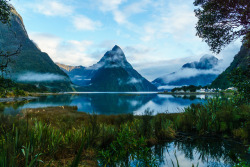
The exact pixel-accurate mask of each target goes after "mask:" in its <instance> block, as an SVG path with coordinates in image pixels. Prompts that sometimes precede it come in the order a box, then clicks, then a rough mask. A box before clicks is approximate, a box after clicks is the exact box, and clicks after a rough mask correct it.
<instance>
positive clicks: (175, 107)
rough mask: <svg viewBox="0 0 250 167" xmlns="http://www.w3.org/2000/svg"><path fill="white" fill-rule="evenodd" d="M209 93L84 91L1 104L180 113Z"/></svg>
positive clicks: (13, 108) (7, 107)
mask: <svg viewBox="0 0 250 167" xmlns="http://www.w3.org/2000/svg"><path fill="white" fill-rule="evenodd" d="M207 98H209V97H208V96H205V95H204V96H203V95H198V96H187V95H185V96H183V95H182V96H173V95H161V94H156V93H150V94H146V93H142V94H141V93H84V94H63V95H50V96H42V97H39V98H38V99H35V100H33V101H30V102H21V103H8V104H7V103H5V104H4V103H0V104H1V105H0V112H1V111H2V112H4V113H6V114H13V115H14V114H17V113H18V112H19V111H20V110H22V109H25V108H40V107H49V106H77V107H78V111H80V112H88V113H92V112H95V113H97V114H106V115H110V114H127V113H134V114H137V115H138V114H142V113H143V112H144V110H145V109H147V108H150V109H153V110H154V111H155V114H156V113H162V112H166V111H167V112H170V113H173V112H181V111H183V108H184V107H187V106H189V105H190V104H192V103H204V102H205V101H206V99H207Z"/></svg>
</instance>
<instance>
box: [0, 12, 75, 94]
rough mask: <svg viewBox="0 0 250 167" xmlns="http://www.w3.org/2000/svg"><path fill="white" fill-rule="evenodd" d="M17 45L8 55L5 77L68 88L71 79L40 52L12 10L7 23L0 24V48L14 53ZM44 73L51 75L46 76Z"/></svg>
mask: <svg viewBox="0 0 250 167" xmlns="http://www.w3.org/2000/svg"><path fill="white" fill-rule="evenodd" d="M20 46H21V50H20V52H19V53H18V54H17V55H15V56H12V57H11V62H10V63H9V64H8V68H7V70H8V73H7V74H8V75H7V77H10V78H11V79H13V80H15V81H17V82H25V83H26V82H27V83H32V84H36V85H41V84H42V85H44V86H46V87H48V88H52V89H57V90H62V91H66V90H71V81H70V79H69V77H68V76H67V74H66V73H65V72H63V71H62V70H61V69H60V68H59V67H58V66H57V65H56V64H55V63H54V62H53V61H52V60H51V58H50V57H49V56H48V54H47V53H44V52H41V50H40V49H39V48H38V47H37V45H36V44H35V43H34V42H33V41H32V40H30V39H29V36H28V33H27V31H26V29H25V26H24V24H23V20H22V17H21V16H20V15H19V14H18V13H17V11H16V10H14V9H13V10H12V16H11V21H10V26H9V25H6V24H2V23H0V50H1V51H3V52H5V53H6V52H8V53H14V52H16V51H17V49H18V48H19V47H20ZM1 61H5V60H3V59H2V60H1ZM27 75H29V76H30V77H28V78H30V79H27V80H26V79H20V77H21V78H25V77H23V76H27ZM46 75H50V76H52V77H46ZM39 76H42V77H40V79H37V78H36V77H39ZM53 76H56V77H53ZM32 78H34V79H33V80H32ZM41 78H43V79H41Z"/></svg>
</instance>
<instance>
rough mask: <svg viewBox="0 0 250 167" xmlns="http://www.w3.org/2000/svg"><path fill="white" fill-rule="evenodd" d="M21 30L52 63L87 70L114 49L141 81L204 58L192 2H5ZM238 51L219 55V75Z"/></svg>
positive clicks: (205, 50) (206, 49) (236, 47)
mask: <svg viewBox="0 0 250 167" xmlns="http://www.w3.org/2000/svg"><path fill="white" fill-rule="evenodd" d="M11 3H12V4H13V5H14V7H15V8H16V10H17V12H18V13H19V14H20V15H21V16H22V18H23V21H24V24H25V27H26V30H27V32H28V34H29V37H30V39H32V40H33V41H34V42H35V43H36V44H37V45H38V47H39V48H40V49H41V50H42V51H43V52H46V53H48V54H49V56H50V57H51V58H52V60H53V61H54V62H58V63H63V64H66V65H82V66H86V67H88V66H91V65H93V64H94V63H96V62H98V61H99V60H100V59H101V57H102V56H103V55H104V54H105V52H106V51H108V50H111V49H112V47H113V46H114V45H118V46H120V47H121V48H122V49H123V51H124V53H125V55H126V57H127V60H128V61H129V62H130V63H131V65H132V66H133V67H134V68H135V69H136V70H137V71H138V72H139V73H140V74H142V75H143V76H144V77H146V78H147V79H148V80H150V81H152V80H154V79H155V78H157V77H159V76H162V75H164V74H168V73H171V72H174V71H176V70H178V69H179V68H181V66H182V65H183V64H185V63H188V62H192V61H198V60H199V59H200V57H202V56H203V55H205V54H210V55H215V54H213V53H212V52H211V51H210V50H209V47H208V46H207V44H206V43H205V42H202V39H200V38H199V37H197V36H196V35H195V34H196V30H195V24H196V23H197V18H196V17H195V15H194V9H195V7H194V6H193V0H11ZM240 46H241V42H240V40H237V41H235V42H233V43H232V44H230V45H229V46H227V47H226V48H225V49H224V50H223V51H222V52H221V53H220V54H218V55H215V56H216V57H217V58H218V59H223V63H222V69H225V68H226V67H227V66H229V64H230V63H231V61H232V60H233V57H234V55H235V54H237V52H238V51H239V49H240Z"/></svg>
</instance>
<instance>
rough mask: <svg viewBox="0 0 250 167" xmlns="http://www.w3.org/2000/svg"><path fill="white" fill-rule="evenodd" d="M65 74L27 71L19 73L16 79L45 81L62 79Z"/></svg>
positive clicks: (21, 80)
mask: <svg viewBox="0 0 250 167" xmlns="http://www.w3.org/2000/svg"><path fill="white" fill-rule="evenodd" d="M64 79H65V76H62V75H58V74H53V73H44V74H42V73H34V72H27V73H24V74H20V75H19V76H18V78H17V81H20V82H46V81H61V80H64Z"/></svg>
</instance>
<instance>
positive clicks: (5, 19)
mask: <svg viewBox="0 0 250 167" xmlns="http://www.w3.org/2000/svg"><path fill="white" fill-rule="evenodd" d="M8 2H9V0H0V22H2V23H3V24H7V23H9V21H10V15H11V6H10V5H9V4H8Z"/></svg>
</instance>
